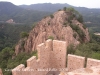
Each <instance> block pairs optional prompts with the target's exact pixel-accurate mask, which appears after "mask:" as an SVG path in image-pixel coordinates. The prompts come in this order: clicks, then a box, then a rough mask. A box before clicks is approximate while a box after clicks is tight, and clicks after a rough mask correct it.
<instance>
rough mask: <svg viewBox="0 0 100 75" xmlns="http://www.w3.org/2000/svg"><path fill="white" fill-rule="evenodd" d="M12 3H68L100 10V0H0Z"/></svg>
mask: <svg viewBox="0 0 100 75" xmlns="http://www.w3.org/2000/svg"><path fill="white" fill-rule="evenodd" d="M0 1H8V2H12V3H13V4H15V5H22V4H26V5H30V4H36V3H67V4H70V5H73V6H78V7H87V8H100V0H0Z"/></svg>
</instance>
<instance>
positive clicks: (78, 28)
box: [70, 24, 85, 41]
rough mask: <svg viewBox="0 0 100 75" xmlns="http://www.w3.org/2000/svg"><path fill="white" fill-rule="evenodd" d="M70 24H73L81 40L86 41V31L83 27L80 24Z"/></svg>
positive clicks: (72, 26)
mask: <svg viewBox="0 0 100 75" xmlns="http://www.w3.org/2000/svg"><path fill="white" fill-rule="evenodd" d="M70 26H71V28H72V29H73V30H74V31H76V32H77V33H78V34H79V36H80V38H81V40H82V41H84V37H85V34H84V32H83V31H82V29H80V27H79V26H77V25H74V24H70Z"/></svg>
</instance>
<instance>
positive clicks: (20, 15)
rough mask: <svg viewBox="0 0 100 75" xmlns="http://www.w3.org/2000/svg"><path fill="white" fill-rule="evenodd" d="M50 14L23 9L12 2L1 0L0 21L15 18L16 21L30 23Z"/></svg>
mask: <svg viewBox="0 0 100 75" xmlns="http://www.w3.org/2000/svg"><path fill="white" fill-rule="evenodd" d="M49 14H50V13H48V12H43V11H37V10H27V9H23V8H21V7H18V6H16V5H14V4H12V3H10V2H0V21H7V20H9V19H13V20H14V21H15V22H16V23H30V22H35V21H38V20H40V19H41V18H43V17H44V16H45V15H49Z"/></svg>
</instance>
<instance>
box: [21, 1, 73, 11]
mask: <svg viewBox="0 0 100 75" xmlns="http://www.w3.org/2000/svg"><path fill="white" fill-rule="evenodd" d="M20 7H22V8H25V9H32V10H39V11H46V12H55V11H57V10H58V9H62V8H63V7H72V6H71V5H69V4H59V3H57V4H52V3H43V4H32V5H20Z"/></svg>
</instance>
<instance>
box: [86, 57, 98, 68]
mask: <svg viewBox="0 0 100 75" xmlns="http://www.w3.org/2000/svg"><path fill="white" fill-rule="evenodd" d="M98 65H100V60H96V59H92V58H88V59H87V68H89V67H92V66H98Z"/></svg>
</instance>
